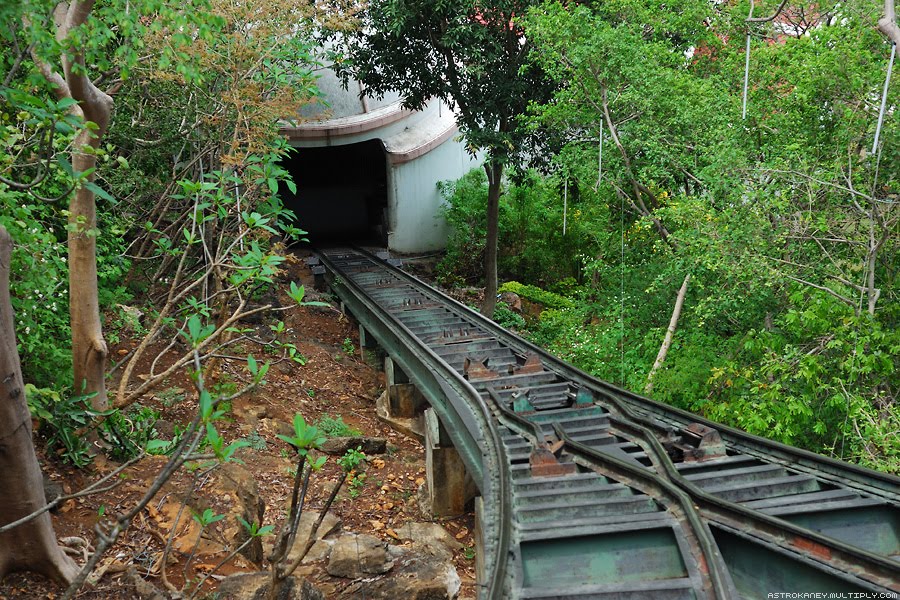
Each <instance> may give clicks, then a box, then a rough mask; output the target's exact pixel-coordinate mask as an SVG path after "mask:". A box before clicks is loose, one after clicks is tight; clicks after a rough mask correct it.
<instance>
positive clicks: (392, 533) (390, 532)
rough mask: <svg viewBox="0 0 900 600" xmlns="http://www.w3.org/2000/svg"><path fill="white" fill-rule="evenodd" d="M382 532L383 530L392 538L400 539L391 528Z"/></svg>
mask: <svg viewBox="0 0 900 600" xmlns="http://www.w3.org/2000/svg"><path fill="white" fill-rule="evenodd" d="M384 532H385V533H386V534H388V535H389V536H391V537H392V538H394V539H395V540H399V539H400V536H399V535H397V532H396V531H394V530H393V529H385V530H384Z"/></svg>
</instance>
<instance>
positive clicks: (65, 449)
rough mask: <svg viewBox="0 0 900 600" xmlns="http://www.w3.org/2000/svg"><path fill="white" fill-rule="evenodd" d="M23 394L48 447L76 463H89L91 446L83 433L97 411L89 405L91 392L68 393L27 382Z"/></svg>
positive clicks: (81, 464)
mask: <svg viewBox="0 0 900 600" xmlns="http://www.w3.org/2000/svg"><path fill="white" fill-rule="evenodd" d="M25 397H26V400H27V402H28V409H29V410H30V411H31V415H32V417H34V418H36V419H38V421H39V425H38V429H39V431H40V432H41V433H42V434H44V435H46V437H47V449H48V450H49V451H50V452H51V453H54V454H56V455H57V456H59V457H60V458H62V459H63V460H64V461H66V462H68V463H71V464H73V465H75V466H76V467H79V468H82V467H86V466H87V465H89V464H90V463H91V449H90V445H89V444H88V443H87V441H86V438H87V436H86V435H85V434H86V433H87V431H89V430H90V429H91V428H92V427H94V417H96V416H98V415H99V414H100V413H97V412H95V411H92V410H91V409H90V405H89V403H88V400H89V399H90V396H68V395H66V394H62V393H59V392H57V391H55V390H52V389H49V388H37V387H35V386H33V385H31V384H30V383H28V384H25Z"/></svg>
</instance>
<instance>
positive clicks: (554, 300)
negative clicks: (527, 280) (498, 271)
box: [499, 281, 574, 309]
mask: <svg viewBox="0 0 900 600" xmlns="http://www.w3.org/2000/svg"><path fill="white" fill-rule="evenodd" d="M499 291H500V292H512V293H514V294H518V295H519V296H521V297H522V298H525V299H526V300H530V301H532V302H536V303H537V304H542V305H544V306H546V307H547V308H557V309H559V308H572V307H573V306H574V303H573V302H572V300H570V299H569V298H566V297H564V296H560V295H559V294H554V293H553V292H548V291H547V290H542V289H541V288H539V287H536V286H533V285H526V284H523V283H519V282H518V281H507V282H506V283H504V284H503V285H501V286H500V290H499Z"/></svg>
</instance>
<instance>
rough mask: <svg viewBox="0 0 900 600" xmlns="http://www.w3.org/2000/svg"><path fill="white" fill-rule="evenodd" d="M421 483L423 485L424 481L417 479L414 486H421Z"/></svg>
mask: <svg viewBox="0 0 900 600" xmlns="http://www.w3.org/2000/svg"><path fill="white" fill-rule="evenodd" d="M423 483H425V480H424V479H422V478H421V477H419V478H418V479H416V485H422V484H423Z"/></svg>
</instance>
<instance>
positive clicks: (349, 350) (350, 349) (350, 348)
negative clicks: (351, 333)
mask: <svg viewBox="0 0 900 600" xmlns="http://www.w3.org/2000/svg"><path fill="white" fill-rule="evenodd" d="M341 350H343V351H344V353H345V354H347V356H353V355H354V354H356V346H354V345H353V340H351V339H350V338H348V337H345V338H344V341H343V342H341Z"/></svg>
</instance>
